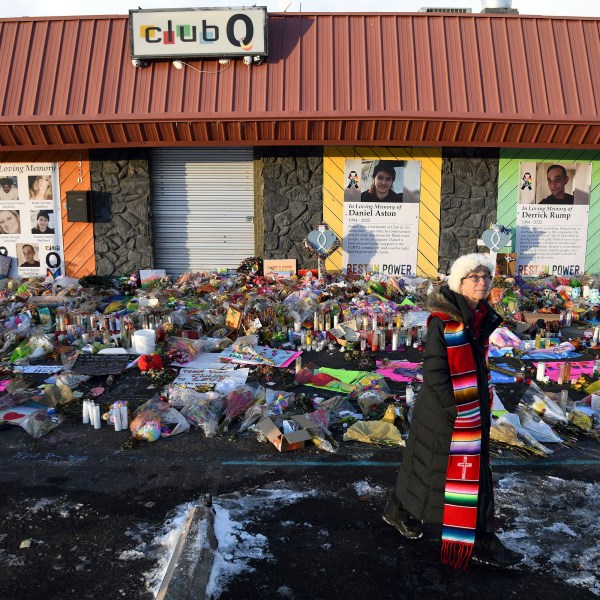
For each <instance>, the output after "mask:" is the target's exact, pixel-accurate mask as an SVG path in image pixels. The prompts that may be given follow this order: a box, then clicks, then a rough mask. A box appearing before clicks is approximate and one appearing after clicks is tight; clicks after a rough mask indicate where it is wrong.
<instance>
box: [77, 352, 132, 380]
mask: <svg viewBox="0 0 600 600" xmlns="http://www.w3.org/2000/svg"><path fill="white" fill-rule="evenodd" d="M130 362H131V356H130V355H129V354H80V355H79V356H78V357H77V360H76V361H75V364H74V365H73V368H72V369H71V370H72V371H73V373H79V374H80V375H118V374H119V373H122V372H123V371H124V370H125V367H126V366H127V365H128V364H129V363H130Z"/></svg>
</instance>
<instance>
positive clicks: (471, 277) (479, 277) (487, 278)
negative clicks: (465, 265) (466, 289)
mask: <svg viewBox="0 0 600 600" xmlns="http://www.w3.org/2000/svg"><path fill="white" fill-rule="evenodd" d="M465 279H468V280H469V281H472V282H473V283H479V282H480V281H481V280H482V279H483V281H485V283H489V282H490V281H492V277H491V275H469V276H468V277H463V281H464V280H465Z"/></svg>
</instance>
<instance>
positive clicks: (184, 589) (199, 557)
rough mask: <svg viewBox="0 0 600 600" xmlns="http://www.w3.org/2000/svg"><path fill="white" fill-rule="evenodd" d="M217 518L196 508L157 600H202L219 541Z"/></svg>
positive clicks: (207, 511) (187, 524) (203, 508)
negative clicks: (216, 526) (216, 532)
mask: <svg viewBox="0 0 600 600" xmlns="http://www.w3.org/2000/svg"><path fill="white" fill-rule="evenodd" d="M214 527H215V514H214V512H213V511H212V510H211V509H210V508H207V507H205V506H195V507H193V508H192V509H191V510H190V514H189V515H188V518H187V520H186V523H185V526H184V528H183V533H182V534H181V537H180V538H179V541H178V543H177V546H176V547H175V551H174V552H173V556H172V557H171V561H170V562H169V566H168V568H167V572H166V573H165V577H164V579H163V582H162V585H161V586H160V590H159V591H158V594H157V596H156V600H202V599H203V598H205V597H206V586H207V585H208V580H209V578H210V574H211V571H212V567H213V562H214V558H215V552H216V550H217V538H216V536H215V529H214Z"/></svg>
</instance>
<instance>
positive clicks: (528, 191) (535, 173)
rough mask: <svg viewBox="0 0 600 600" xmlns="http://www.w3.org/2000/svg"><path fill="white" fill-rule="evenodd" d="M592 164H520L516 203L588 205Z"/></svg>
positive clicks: (546, 162) (548, 162) (547, 162)
mask: <svg viewBox="0 0 600 600" xmlns="http://www.w3.org/2000/svg"><path fill="white" fill-rule="evenodd" d="M591 185H592V165H591V163H572V162H556V163H555V162H550V161H545V162H537V163H536V162H522V163H520V182H519V190H518V194H519V201H518V203H519V204H530V205H540V206H589V204H590V190H591Z"/></svg>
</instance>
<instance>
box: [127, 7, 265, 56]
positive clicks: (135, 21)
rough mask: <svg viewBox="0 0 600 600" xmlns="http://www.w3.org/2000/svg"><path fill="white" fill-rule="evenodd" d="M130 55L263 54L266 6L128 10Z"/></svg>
mask: <svg viewBox="0 0 600 600" xmlns="http://www.w3.org/2000/svg"><path fill="white" fill-rule="evenodd" d="M129 35H130V41H131V58H134V59H135V58H140V59H144V58H146V59H147V58H150V59H161V58H184V57H188V58H189V57H199V58H202V57H206V58H214V57H219V58H220V57H236V56H266V55H267V8H266V7H264V6H260V7H256V6H253V7H249V8H227V9H219V8H198V9H190V8H183V9H156V10H150V9H149V10H130V11H129Z"/></svg>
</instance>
